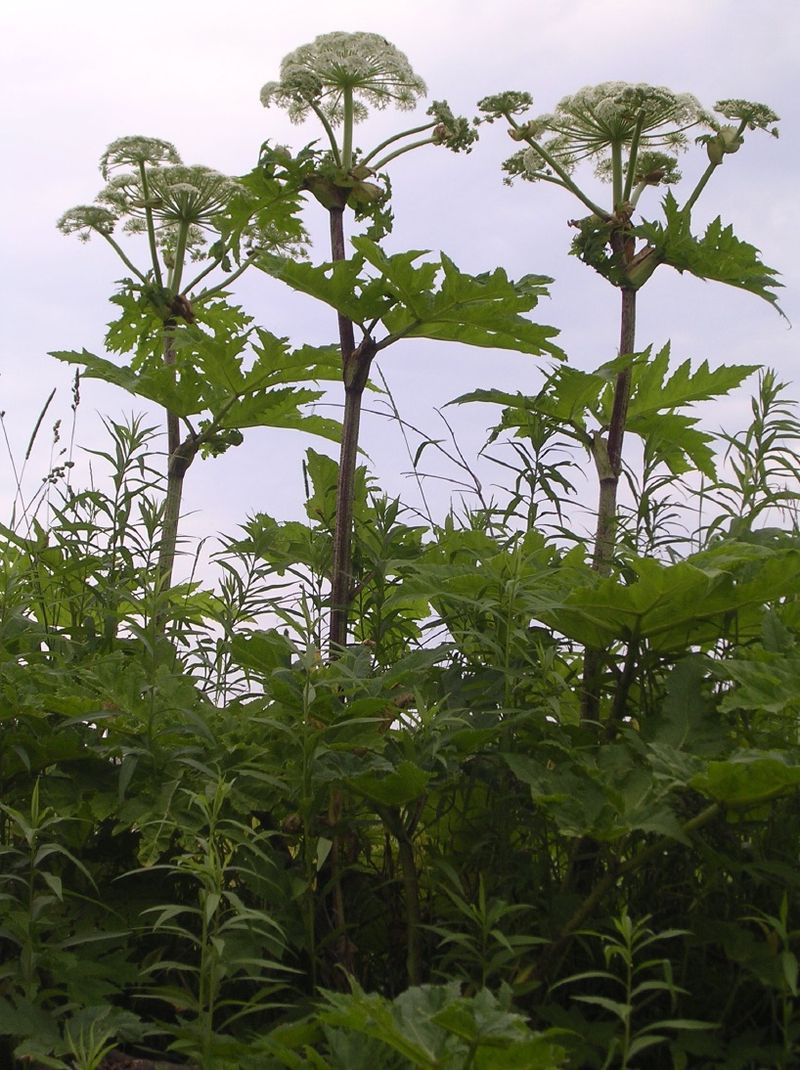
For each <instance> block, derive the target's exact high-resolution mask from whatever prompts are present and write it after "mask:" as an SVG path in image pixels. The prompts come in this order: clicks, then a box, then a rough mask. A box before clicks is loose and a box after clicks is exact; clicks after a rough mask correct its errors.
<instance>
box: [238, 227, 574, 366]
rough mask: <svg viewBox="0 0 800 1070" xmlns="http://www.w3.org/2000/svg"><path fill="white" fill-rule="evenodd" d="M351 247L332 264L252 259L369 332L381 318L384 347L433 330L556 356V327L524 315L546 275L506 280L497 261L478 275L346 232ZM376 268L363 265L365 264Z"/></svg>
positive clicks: (434, 334)
mask: <svg viewBox="0 0 800 1070" xmlns="http://www.w3.org/2000/svg"><path fill="white" fill-rule="evenodd" d="M353 246H354V248H355V249H356V255H355V256H354V257H353V258H352V259H350V260H342V261H337V262H336V263H332V264H320V265H312V264H304V263H298V262H296V261H293V260H290V259H288V258H283V257H275V256H272V257H263V258H262V259H261V260H260V261H259V266H260V267H261V268H262V269H263V270H264V271H266V272H268V273H269V274H270V275H273V276H274V277H276V278H279V279H281V280H282V281H283V282H285V283H287V285H289V286H291V287H292V288H293V289H295V290H298V291H300V292H302V293H306V294H309V295H310V296H312V297H315V298H317V299H318V300H320V301H324V302H325V303H326V304H328V305H330V306H331V307H332V308H335V309H336V310H337V312H340V313H342V315H345V316H347V317H348V318H350V319H351V320H352V321H353V322H354V323H357V324H359V325H360V326H361V327H362V329H363V330H365V331H366V332H368V333H370V334H371V333H372V330H373V329H374V326H375V324H376V323H378V322H381V323H382V324H383V326H384V328H385V329H386V331H387V335H386V336H385V337H384V338H383V339H379V340H378V345H379V348H381V349H383V348H386V346H388V345H391V344H392V343H394V342H395V341H397V340H399V339H400V338H433V339H440V340H444V341H454V342H464V343H465V344H467V345H475V346H482V347H486V348H495V349H509V350H513V351H516V352H521V353H531V354H536V355H538V354H542V353H548V354H550V355H551V356H554V357H558V358H559V359H561V358H562V357H563V353H562V351H561V350H560V349H559V348H558V346H556V345H555V344H554V342H553V341H552V339H553V338H554V337H555V335H556V334H557V333H558V332H557V330H556V329H555V328H554V327H547V326H543V325H541V324H537V323H534V322H532V321H531V320H529V319H528V318H527V317H526V316H525V313H527V312H530V311H531V309H533V308H534V307H535V306H536V304H537V302H538V300H539V298H540V297H541V296H543V295H545V294H546V293H547V284H548V283H549V282H551V281H552V280H550V279H549V278H546V277H545V276H540V275H527V276H525V277H524V278H523V279H520V280H519V281H518V282H513V281H511V280H510V279H509V278H508V276H507V275H506V273H505V272H504V271H503V270H502V268H497V269H496V270H495V271H493V272H491V273H486V274H482V275H468V274H466V273H464V272H462V271H460V270H459V269H458V268H457V267H456V265H455V264H454V263H453V261H452V260H450V259H449V257H447V256H445V255H444V254H442V255H441V258H440V260H439V261H438V262H437V261H430V260H426V261H422V262H421V263H418V261H420V258H421V257H422V256H424V252H423V251H420V250H416V249H414V250H410V251H408V252H403V253H395V254H394V255H392V256H389V255H387V254H386V253H384V252H383V250H382V249H381V248H380V247H379V246H378V245H376V244H375V242H373V241H370V240H369V239H368V238H365V237H360V238H354V239H353ZM367 264H369V265H371V267H372V268H374V269H376V270H377V272H378V274H377V275H369V274H367V273H365V271H364V269H365V267H366V265H367Z"/></svg>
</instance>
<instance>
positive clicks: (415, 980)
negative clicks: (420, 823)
mask: <svg viewBox="0 0 800 1070" xmlns="http://www.w3.org/2000/svg"><path fill="white" fill-rule="evenodd" d="M380 814H381V817H382V818H383V822H384V824H385V825H386V827H387V829H388V830H389V832H390V834H391V835H392V836H394V838H395V839H396V840H397V856H398V860H399V862H400V871H401V873H402V877H403V891H404V893H405V905H406V969H407V972H408V984H409V986H411V985H421V984H422V980H423V977H422V941H421V939H420V935H421V931H422V930H421V925H422V913H421V911H420V905H419V875H418V874H417V864H416V862H415V861H414V845H413V843H412V841H411V837H410V835H409V833H408V830H407V829H406V826H405V825H404V823H403V818H402V816H401V814H400V811H399V810H397V809H395V808H392V807H381V808H380Z"/></svg>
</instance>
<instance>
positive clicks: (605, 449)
mask: <svg viewBox="0 0 800 1070" xmlns="http://www.w3.org/2000/svg"><path fill="white" fill-rule="evenodd" d="M621 252H622V250H621ZM623 255H624V254H623ZM635 344H636V290H634V289H631V288H630V287H623V289H622V310H621V315H620V341H619V355H620V356H621V357H623V356H630V355H631V354H632V353H633V352H634V346H635ZM630 395H631V369H630V366H628V367H626V368H623V370H622V371H621V372H619V373H618V374H617V379H616V383H615V384H614V401H613V405H612V409H611V420H610V423H609V427H608V435H607V437H606V438H603V435H602V433H598V434H597V435H596V436H595V442H594V449H593V453H594V460H595V466H596V468H597V475H598V478H599V481H600V494H599V499H598V503H597V529H596V531H595V540H594V556H593V558H592V568H593V569H594V570H595V572H599V573H600V575H601V576H607V575H608V574H609V572H610V571H611V562H612V561H613V558H614V546H615V543H616V528H617V489H618V487H619V477H620V474H621V472H622V444H623V441H624V438H625V422H626V418H627V414H628V403H629V401H630ZM602 661H603V652H602V651H601V650H598V649H597V648H596V647H588V648H587V650H586V653H585V655H584V664H583V699H582V707H581V717H582V719H583V720H585V721H597V720H598V719H599V714H600V670H601V667H602Z"/></svg>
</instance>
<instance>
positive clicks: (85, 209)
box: [56, 204, 117, 242]
mask: <svg viewBox="0 0 800 1070" xmlns="http://www.w3.org/2000/svg"><path fill="white" fill-rule="evenodd" d="M116 225H117V216H116V215H115V214H114V212H111V211H109V210H108V208H103V207H102V206H101V205H99V204H78V205H76V206H75V207H74V208H70V209H69V211H67V212H64V214H63V215H62V216H61V218H60V219H59V221H58V222H57V223H56V226H57V227H58V229H59V230H60V231H61V233H62V234H77V235H78V239H79V241H83V242H86V241H88V240H89V238H90V237H91V236H92V234H93V233H95V234H102V235H103V236H104V237H110V236H111V235H112V234H113V233H114V227H115V226H116Z"/></svg>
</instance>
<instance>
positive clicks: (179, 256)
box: [167, 222, 189, 294]
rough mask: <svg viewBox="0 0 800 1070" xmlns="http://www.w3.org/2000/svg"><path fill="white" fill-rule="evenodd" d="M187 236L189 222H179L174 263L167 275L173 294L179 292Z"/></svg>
mask: <svg viewBox="0 0 800 1070" xmlns="http://www.w3.org/2000/svg"><path fill="white" fill-rule="evenodd" d="M188 236H189V224H188V223H186V222H181V223H180V224H179V226H178V240H177V242H176V244H175V265H174V267H173V268H172V271H171V272H170V275H169V280H168V282H167V286H168V287H169V289H170V290H172V292H173V293H174V294H178V293H180V288H181V278H182V277H183V262H184V260H185V259H186V239H187V238H188Z"/></svg>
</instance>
